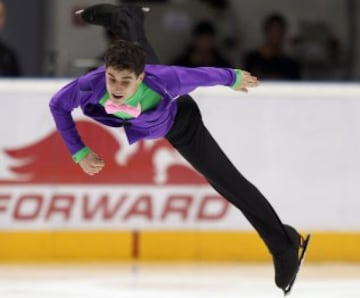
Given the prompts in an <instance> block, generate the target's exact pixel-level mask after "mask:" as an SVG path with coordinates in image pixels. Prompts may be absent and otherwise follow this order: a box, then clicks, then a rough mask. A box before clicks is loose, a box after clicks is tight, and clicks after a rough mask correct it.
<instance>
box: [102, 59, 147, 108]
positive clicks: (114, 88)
mask: <svg viewBox="0 0 360 298" xmlns="http://www.w3.org/2000/svg"><path fill="white" fill-rule="evenodd" d="M144 76H145V74H144V73H141V74H140V75H138V76H137V75H136V74H135V73H134V72H133V71H131V70H128V69H124V70H117V69H115V68H113V67H111V66H109V67H107V68H106V89H107V91H108V93H109V95H110V100H111V101H112V102H113V103H115V104H117V105H121V104H124V103H125V101H126V100H127V99H129V98H130V97H131V96H133V95H134V94H135V93H136V90H137V89H138V87H139V85H140V84H141V82H142V80H143V79H144Z"/></svg>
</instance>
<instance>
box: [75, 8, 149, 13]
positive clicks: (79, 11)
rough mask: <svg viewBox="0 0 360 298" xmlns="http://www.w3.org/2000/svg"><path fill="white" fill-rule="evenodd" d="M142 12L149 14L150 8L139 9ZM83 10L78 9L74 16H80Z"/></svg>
mask: <svg viewBox="0 0 360 298" xmlns="http://www.w3.org/2000/svg"><path fill="white" fill-rule="evenodd" d="M141 9H142V11H143V12H150V7H142V8H141ZM84 10H85V9H79V10H77V11H75V14H76V15H81V14H82V13H83V12H84Z"/></svg>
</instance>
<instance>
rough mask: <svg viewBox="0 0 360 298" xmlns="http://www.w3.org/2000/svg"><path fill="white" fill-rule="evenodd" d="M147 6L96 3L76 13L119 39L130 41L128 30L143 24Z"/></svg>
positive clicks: (132, 34) (133, 34)
mask: <svg viewBox="0 0 360 298" xmlns="http://www.w3.org/2000/svg"><path fill="white" fill-rule="evenodd" d="M147 11H149V8H144V7H140V6H137V5H122V6H118V5H113V4H96V5H92V6H89V7H87V8H85V9H83V10H79V11H77V12H76V13H77V14H79V15H80V16H81V18H82V19H83V20H84V21H85V22H86V23H88V24H91V25H98V26H103V27H104V28H106V29H107V30H109V31H111V32H112V33H113V34H114V35H116V36H117V37H119V38H121V39H125V40H128V41H132V40H131V39H132V38H131V37H135V36H136V34H135V33H132V32H130V31H131V30H136V28H139V27H140V28H142V27H143V26H144V12H147Z"/></svg>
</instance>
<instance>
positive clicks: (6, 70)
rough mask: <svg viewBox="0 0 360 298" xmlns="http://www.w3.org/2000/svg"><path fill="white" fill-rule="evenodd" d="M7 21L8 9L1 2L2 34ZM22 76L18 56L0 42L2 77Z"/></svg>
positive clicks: (0, 23) (0, 24) (0, 26)
mask: <svg viewBox="0 0 360 298" xmlns="http://www.w3.org/2000/svg"><path fill="white" fill-rule="evenodd" d="M5 21H6V8H5V4H4V2H3V1H1V0H0V32H1V31H3V30H4V27H5ZM17 76H20V66H19V63H18V60H17V56H16V54H15V52H14V50H12V49H11V48H10V47H8V46H7V45H6V44H4V43H3V41H1V40H0V77H17Z"/></svg>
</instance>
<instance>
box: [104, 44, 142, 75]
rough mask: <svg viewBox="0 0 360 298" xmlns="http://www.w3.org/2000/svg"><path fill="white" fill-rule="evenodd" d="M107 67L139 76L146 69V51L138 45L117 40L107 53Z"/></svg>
mask: <svg viewBox="0 0 360 298" xmlns="http://www.w3.org/2000/svg"><path fill="white" fill-rule="evenodd" d="M105 66H106V67H113V68H115V69H116V70H124V69H126V70H130V71H132V72H134V73H135V74H136V75H137V76H138V75H139V74H141V73H142V72H143V71H144V68H145V51H144V49H143V48H142V47H141V46H140V45H139V44H138V43H134V42H130V41H125V40H115V41H114V42H113V43H112V44H111V45H110V47H109V48H108V50H107V51H106V53H105Z"/></svg>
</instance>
